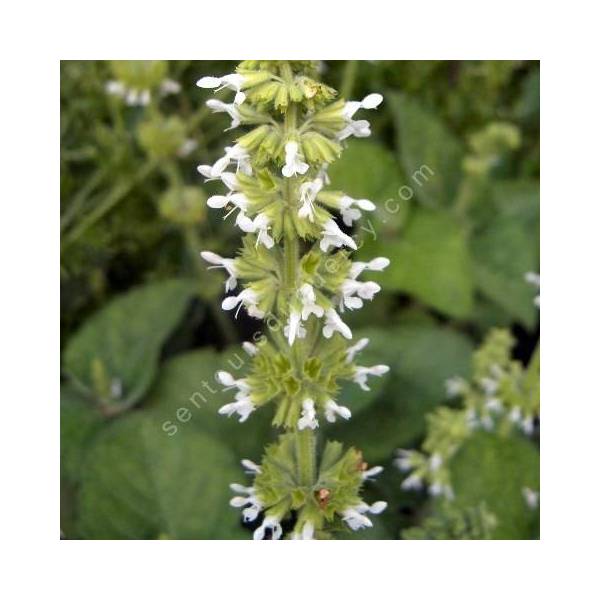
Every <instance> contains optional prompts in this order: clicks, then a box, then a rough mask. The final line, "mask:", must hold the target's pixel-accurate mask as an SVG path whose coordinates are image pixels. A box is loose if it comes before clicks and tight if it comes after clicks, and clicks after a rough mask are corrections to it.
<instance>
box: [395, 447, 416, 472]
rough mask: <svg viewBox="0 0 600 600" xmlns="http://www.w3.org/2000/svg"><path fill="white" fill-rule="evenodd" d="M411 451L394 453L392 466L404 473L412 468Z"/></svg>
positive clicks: (400, 450)
mask: <svg viewBox="0 0 600 600" xmlns="http://www.w3.org/2000/svg"><path fill="white" fill-rule="evenodd" d="M412 455H413V453H412V450H403V449H399V450H398V451H397V452H396V458H395V459H394V465H395V466H396V467H398V468H399V469H400V470H401V471H404V472H405V473H406V472H407V471H410V470H411V469H412V468H413V463H412Z"/></svg>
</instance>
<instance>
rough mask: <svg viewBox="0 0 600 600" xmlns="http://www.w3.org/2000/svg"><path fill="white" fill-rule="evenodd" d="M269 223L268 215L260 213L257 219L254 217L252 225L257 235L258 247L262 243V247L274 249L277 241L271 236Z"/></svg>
mask: <svg viewBox="0 0 600 600" xmlns="http://www.w3.org/2000/svg"><path fill="white" fill-rule="evenodd" d="M269 223H270V220H269V217H267V215H265V214H264V213H260V214H258V215H257V216H256V217H254V221H252V224H253V226H254V231H255V232H256V234H257V236H256V245H257V246H258V244H259V243H262V245H263V246H264V247H265V248H272V247H273V245H274V244H275V240H274V239H273V238H272V237H271V236H270V235H269V229H271V227H270V226H269Z"/></svg>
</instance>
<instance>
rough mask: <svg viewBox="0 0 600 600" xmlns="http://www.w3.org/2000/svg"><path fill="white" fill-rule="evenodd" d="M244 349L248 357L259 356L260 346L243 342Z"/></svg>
mask: <svg viewBox="0 0 600 600" xmlns="http://www.w3.org/2000/svg"><path fill="white" fill-rule="evenodd" d="M242 348H243V349H244V352H245V353H246V354H247V355H248V356H256V355H257V354H258V346H257V345H255V344H253V343H252V342H243V343H242Z"/></svg>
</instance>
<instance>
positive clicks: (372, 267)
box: [348, 256, 390, 279]
mask: <svg viewBox="0 0 600 600" xmlns="http://www.w3.org/2000/svg"><path fill="white" fill-rule="evenodd" d="M389 264H390V259H389V258H386V257H385V256H378V257H377V258H374V259H373V260H370V261H369V262H353V263H352V266H351V267H350V272H349V274H348V275H349V277H350V278H351V279H356V278H357V277H358V276H359V275H360V274H361V273H362V272H363V271H383V270H384V269H385V268H387V267H388V266H389Z"/></svg>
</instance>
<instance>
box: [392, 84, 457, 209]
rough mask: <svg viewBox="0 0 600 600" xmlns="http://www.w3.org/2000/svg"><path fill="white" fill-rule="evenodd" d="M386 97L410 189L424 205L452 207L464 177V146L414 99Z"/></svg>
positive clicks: (398, 95) (400, 96)
mask: <svg viewBox="0 0 600 600" xmlns="http://www.w3.org/2000/svg"><path fill="white" fill-rule="evenodd" d="M386 98H387V99H388V101H389V103H390V105H391V107H392V111H393V114H394V118H395V123H396V131H397V142H398V150H399V152H400V160H401V162H402V164H403V166H404V170H405V174H406V178H407V180H408V181H409V184H410V187H411V188H412V190H413V191H414V192H415V194H416V196H417V197H418V198H419V199H421V200H422V201H423V202H424V203H425V204H428V205H430V206H444V205H449V204H451V203H452V202H453V201H454V198H455V194H456V191H457V189H458V185H459V182H460V180H461V177H462V171H461V161H462V156H463V147H462V145H461V144H460V142H459V141H458V140H457V139H456V138H455V137H454V136H453V135H452V133H451V132H450V131H449V130H448V129H447V128H446V126H445V125H444V124H443V123H442V121H441V120H440V119H439V118H438V117H436V116H435V115H433V114H430V113H429V112H427V111H426V110H424V109H423V108H422V107H421V106H420V105H419V103H418V102H416V101H415V100H413V99H411V98H408V97H407V96H404V95H402V94H398V93H390V94H387V95H386ZM406 196H408V192H407V193H406Z"/></svg>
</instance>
